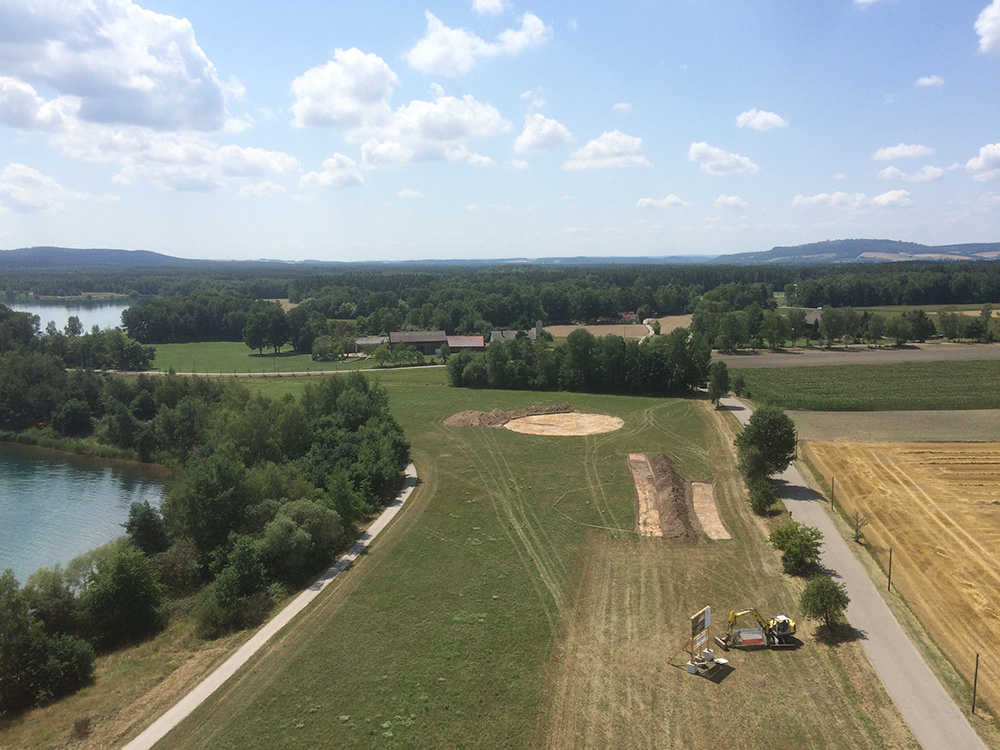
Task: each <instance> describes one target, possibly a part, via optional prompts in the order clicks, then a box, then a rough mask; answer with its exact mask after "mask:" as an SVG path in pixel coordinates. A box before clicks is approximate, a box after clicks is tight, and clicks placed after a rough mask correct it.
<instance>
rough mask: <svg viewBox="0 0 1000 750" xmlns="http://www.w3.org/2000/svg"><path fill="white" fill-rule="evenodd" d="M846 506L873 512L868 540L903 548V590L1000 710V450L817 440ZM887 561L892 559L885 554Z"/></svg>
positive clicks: (898, 565) (897, 576) (814, 451)
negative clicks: (999, 555)
mask: <svg viewBox="0 0 1000 750" xmlns="http://www.w3.org/2000/svg"><path fill="white" fill-rule="evenodd" d="M806 449H807V450H808V452H809V453H810V454H811V456H812V457H813V460H814V463H815V465H816V466H817V468H818V469H819V470H820V471H821V472H822V474H823V476H824V477H826V478H827V481H829V478H830V477H831V476H832V477H835V478H836V496H837V500H838V501H839V502H840V503H841V505H842V506H843V507H844V509H845V511H846V512H847V513H848V514H850V513H853V512H854V511H855V510H857V511H860V512H861V513H868V514H870V515H871V523H870V524H869V525H868V526H867V527H865V529H864V535H865V537H866V539H867V540H868V541H869V542H870V543H871V544H872V545H873V546H874V547H875V548H876V549H882V550H885V549H887V548H889V547H891V548H892V550H893V557H892V581H893V586H894V587H895V588H898V590H899V592H900V593H901V594H902V596H904V597H905V598H906V601H907V603H908V604H909V606H910V608H911V609H912V610H913V611H914V613H915V614H916V615H917V618H918V619H919V620H920V621H921V622H922V623H923V625H924V627H926V628H927V630H928V631H929V632H930V634H931V636H932V637H933V638H934V640H935V641H936V642H937V643H938V645H939V646H940V647H941V648H942V649H943V650H944V652H945V653H946V654H947V655H948V656H949V658H950V659H951V661H952V663H953V664H954V665H955V667H956V669H957V670H958V671H959V672H960V673H961V674H963V675H964V676H966V678H968V679H969V680H970V682H971V679H972V673H973V669H974V666H975V659H976V653H977V652H978V653H980V654H981V662H980V666H979V700H980V701H982V702H985V703H987V704H988V705H989V706H990V707H991V708H992V709H993V710H994V711H996V710H1000V568H998V567H997V563H996V558H997V553H998V551H1000V444H998V443H825V442H816V443H807V444H806ZM880 557H882V555H880Z"/></svg>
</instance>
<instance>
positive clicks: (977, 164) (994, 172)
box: [965, 143, 1000, 182]
mask: <svg viewBox="0 0 1000 750" xmlns="http://www.w3.org/2000/svg"><path fill="white" fill-rule="evenodd" d="M965 168H966V169H967V170H968V172H969V174H971V175H972V179H974V180H976V181H977V182H986V181H987V180H995V179H996V178H997V177H1000V143H988V144H986V145H985V146H983V147H982V148H981V149H979V156H974V157H972V158H971V159H969V161H968V162H966V164H965Z"/></svg>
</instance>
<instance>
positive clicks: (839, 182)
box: [0, 0, 1000, 261]
mask: <svg viewBox="0 0 1000 750" xmlns="http://www.w3.org/2000/svg"><path fill="white" fill-rule="evenodd" d="M861 237H864V238H881V239H897V240H905V241H911V242H920V243H924V244H929V245H940V244H954V243H964V242H997V241H1000V0H992V2H987V0H947V2H942V1H941V0H809V2H788V0H636V1H634V2H630V3H623V4H615V3H608V2H607V1H606V0H602V1H601V2H593V1H592V0H579V1H578V2H555V1H554V0H429V1H428V2H427V3H425V4H419V3H406V2H398V0H397V1H396V2H387V1H384V0H366V2H342V1H340V0H296V1H295V2H291V3H277V2H263V1H262V0H242V1H241V2H231V1H230V0H212V1H211V2H205V0H198V1H197V2H195V1H194V0H190V1H189V0H139V1H138V2H133V1H132V0H0V248H3V249H12V248H17V247H30V246H40V245H56V246H65V247H112V248H125V249H144V250H153V251H156V252H161V253H166V254H169V255H174V256H178V257H184V258H212V259H230V260H244V259H258V258H270V259H286V260H329V261H357V260H387V261H391V260H404V259H409V260H418V259H461V258H469V259H473V258H475V259H478V258H540V257H553V256H557V257H558V256H665V255H720V254H727V253H735V252H747V251H755V250H767V249H770V248H771V247H773V246H776V245H798V244H803V243H807V242H816V241H821V240H825V239H843V238H861Z"/></svg>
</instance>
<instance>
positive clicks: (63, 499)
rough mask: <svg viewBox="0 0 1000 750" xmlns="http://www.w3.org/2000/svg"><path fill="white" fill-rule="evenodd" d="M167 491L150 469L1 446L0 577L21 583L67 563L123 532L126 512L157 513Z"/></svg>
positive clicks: (51, 452) (35, 449)
mask: <svg viewBox="0 0 1000 750" xmlns="http://www.w3.org/2000/svg"><path fill="white" fill-rule="evenodd" d="M163 491H164V488H163V482H162V481H161V479H160V477H159V475H158V473H157V472H156V471H155V470H152V469H149V468H146V467H141V466H132V465H129V464H125V463H120V462H112V463H109V462H107V461H102V460H98V459H91V458H83V457H78V456H73V455H66V454H63V453H58V452H55V451H48V450H44V449H38V448H31V447H27V446H19V445H13V444H9V443H0V571H3V570H6V569H7V568H12V569H13V570H14V575H15V577H16V578H17V580H18V582H19V583H21V584H22V585H23V584H24V582H25V580H27V578H28V575H29V574H30V573H33V572H34V571H35V570H37V569H38V568H48V567H52V566H53V565H55V564H56V563H60V564H62V565H65V564H66V563H68V562H69V561H70V560H72V559H73V558H74V557H77V556H79V555H81V554H83V553H84V552H88V551H90V550H92V549H96V548H97V547H100V546H101V545H102V544H106V543H107V542H110V541H111V540H112V539H115V538H117V537H119V536H121V535H122V534H124V533H125V530H124V529H123V528H122V527H121V524H123V523H124V522H125V521H126V520H128V509H129V506H130V505H131V504H132V503H133V502H140V503H141V502H146V501H148V502H149V504H150V505H152V506H153V507H159V505H160V502H161V501H162V498H163Z"/></svg>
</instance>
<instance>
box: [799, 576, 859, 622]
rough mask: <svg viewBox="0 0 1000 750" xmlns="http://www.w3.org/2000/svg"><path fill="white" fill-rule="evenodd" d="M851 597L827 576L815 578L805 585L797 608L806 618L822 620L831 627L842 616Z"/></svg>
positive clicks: (841, 586) (840, 585)
mask: <svg viewBox="0 0 1000 750" xmlns="http://www.w3.org/2000/svg"><path fill="white" fill-rule="evenodd" d="M850 603H851V597H850V596H848V594H847V588H846V587H845V586H844V584H842V583H840V582H839V581H835V580H833V579H832V578H830V577H829V576H817V577H816V578H813V579H812V580H811V581H809V583H807V584H806V587H805V589H804V590H803V591H802V596H801V598H800V599H799V606H800V607H801V608H802V612H803V614H805V616H806V617H809V618H812V619H814V620H822V621H823V624H824V625H825V626H826V627H828V628H829V627H832V626H833V625H834V624H835V623H836V622H838V621H839V620H840V618H841V617H842V616H843V614H844V611H845V610H846V609H847V605H848V604H850Z"/></svg>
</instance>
